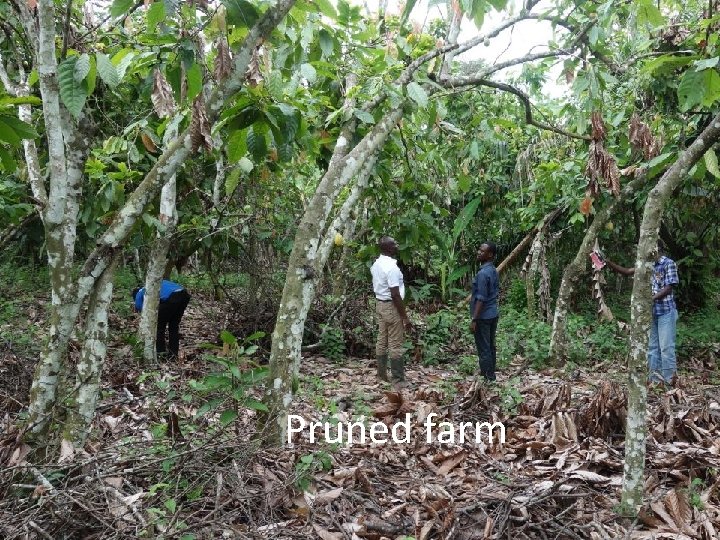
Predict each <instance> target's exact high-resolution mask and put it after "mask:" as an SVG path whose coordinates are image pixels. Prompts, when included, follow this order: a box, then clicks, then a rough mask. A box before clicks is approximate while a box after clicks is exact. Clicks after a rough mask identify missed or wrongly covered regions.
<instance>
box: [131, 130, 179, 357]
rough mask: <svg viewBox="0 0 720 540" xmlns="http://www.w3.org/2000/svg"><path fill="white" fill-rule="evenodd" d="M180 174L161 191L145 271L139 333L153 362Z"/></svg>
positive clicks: (169, 137) (170, 135)
mask: <svg viewBox="0 0 720 540" xmlns="http://www.w3.org/2000/svg"><path fill="white" fill-rule="evenodd" d="M176 137H177V126H175V127H173V128H172V129H168V133H167V137H166V139H167V140H170V141H171V140H173V139H175V138H176ZM176 179H177V175H175V174H173V175H172V176H171V177H170V178H169V179H168V181H167V182H166V183H165V185H164V186H163V187H162V191H161V192H160V213H159V215H158V221H159V223H160V226H161V228H160V229H158V231H157V237H156V238H155V241H154V242H153V245H152V247H151V248H150V260H149V261H148V266H147V273H146V275H145V298H144V303H143V308H142V312H141V315H140V325H139V328H138V334H139V336H140V340H141V342H142V344H143V360H144V361H145V362H148V363H149V362H153V361H155V360H156V359H157V354H156V351H155V342H156V341H157V321H158V307H159V306H160V285H161V284H162V280H163V278H164V277H165V268H166V266H167V255H168V250H169V249H170V240H171V238H172V236H173V234H174V232H175V227H176V226H177V209H176V208H175V206H176V203H177V180H176Z"/></svg>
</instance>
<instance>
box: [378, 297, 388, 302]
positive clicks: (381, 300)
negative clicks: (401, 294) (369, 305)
mask: <svg viewBox="0 0 720 540" xmlns="http://www.w3.org/2000/svg"><path fill="white" fill-rule="evenodd" d="M375 300H377V301H378V302H392V298H391V299H390V300H380V299H379V298H376V299H375Z"/></svg>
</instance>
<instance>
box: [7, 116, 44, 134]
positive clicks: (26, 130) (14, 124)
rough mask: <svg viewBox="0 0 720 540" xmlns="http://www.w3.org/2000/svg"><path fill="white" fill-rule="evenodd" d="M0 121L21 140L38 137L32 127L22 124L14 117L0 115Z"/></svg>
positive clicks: (25, 123)
mask: <svg viewBox="0 0 720 540" xmlns="http://www.w3.org/2000/svg"><path fill="white" fill-rule="evenodd" d="M0 119H2V121H3V122H4V123H5V124H7V125H8V126H10V128H11V129H12V130H13V131H15V133H16V134H17V135H18V137H20V138H21V139H37V138H38V137H39V135H38V132H37V131H35V128H34V127H32V126H31V125H30V124H28V123H27V122H23V121H22V120H20V119H19V118H17V117H16V116H5V115H0Z"/></svg>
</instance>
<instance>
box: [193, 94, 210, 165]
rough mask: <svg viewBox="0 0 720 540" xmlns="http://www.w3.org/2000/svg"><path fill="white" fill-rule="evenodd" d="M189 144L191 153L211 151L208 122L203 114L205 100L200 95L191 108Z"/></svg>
mask: <svg viewBox="0 0 720 540" xmlns="http://www.w3.org/2000/svg"><path fill="white" fill-rule="evenodd" d="M190 143H191V148H192V151H193V152H197V151H198V150H199V149H200V148H205V149H206V150H208V151H210V150H212V146H213V143H212V137H211V135H210V122H209V121H208V117H207V114H206V113H205V100H204V99H203V96H202V94H200V95H199V96H198V97H196V98H195V101H193V107H192V120H191V121H190Z"/></svg>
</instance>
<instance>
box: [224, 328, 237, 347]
mask: <svg viewBox="0 0 720 540" xmlns="http://www.w3.org/2000/svg"><path fill="white" fill-rule="evenodd" d="M220 339H221V340H222V342H223V343H227V344H228V345H237V338H236V337H235V336H233V335H232V334H231V333H230V332H228V331H227V330H223V331H222V332H220Z"/></svg>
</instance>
